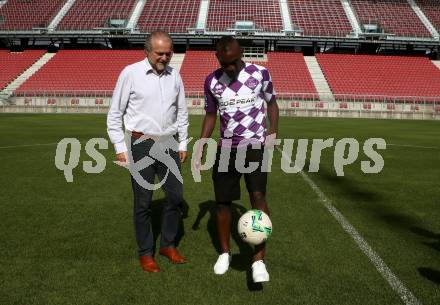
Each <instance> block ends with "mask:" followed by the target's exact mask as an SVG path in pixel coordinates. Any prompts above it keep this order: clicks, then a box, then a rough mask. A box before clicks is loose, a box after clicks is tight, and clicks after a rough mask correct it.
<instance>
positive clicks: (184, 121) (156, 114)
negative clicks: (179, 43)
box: [107, 59, 188, 154]
mask: <svg viewBox="0 0 440 305" xmlns="http://www.w3.org/2000/svg"><path fill="white" fill-rule="evenodd" d="M122 123H124V126H125V129H126V130H128V131H136V132H141V133H143V134H145V135H148V136H153V137H161V136H171V135H175V134H176V133H178V135H179V138H178V141H179V150H181V151H186V150H187V147H186V146H187V138H188V110H187V107H186V100H185V91H184V88H183V82H182V79H181V77H180V75H179V73H178V72H177V71H176V70H175V69H173V68H171V67H169V66H168V67H167V68H166V69H165V70H164V71H163V72H162V73H161V74H160V75H158V74H157V73H156V72H155V71H154V70H153V68H152V67H151V65H150V63H149V62H148V60H147V59H145V60H143V61H140V62H137V63H135V64H132V65H129V66H127V67H125V68H124V70H122V72H121V74H120V75H119V79H118V82H117V83H116V87H115V90H114V92H113V97H112V103H111V106H110V109H109V112H108V115H107V132H108V135H109V137H110V141H111V142H112V143H113V144H114V145H115V150H116V153H117V154H118V153H121V152H125V151H127V145H126V144H125V138H124V129H123V126H122Z"/></svg>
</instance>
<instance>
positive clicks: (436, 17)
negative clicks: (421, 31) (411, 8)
mask: <svg viewBox="0 0 440 305" xmlns="http://www.w3.org/2000/svg"><path fill="white" fill-rule="evenodd" d="M416 2H417V4H418V5H419V7H420V8H421V9H422V11H423V13H425V15H426V17H428V19H429V21H431V23H432V25H433V26H434V27H435V28H436V29H437V31H440V5H439V4H440V3H439V1H438V0H417V1H416Z"/></svg>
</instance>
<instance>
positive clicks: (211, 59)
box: [180, 50, 219, 94]
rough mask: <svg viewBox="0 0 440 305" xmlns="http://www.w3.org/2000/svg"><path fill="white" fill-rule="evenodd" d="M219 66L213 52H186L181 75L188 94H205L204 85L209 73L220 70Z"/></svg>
mask: <svg viewBox="0 0 440 305" xmlns="http://www.w3.org/2000/svg"><path fill="white" fill-rule="evenodd" d="M218 68H219V65H218V63H217V59H216V57H215V53H214V52H213V51H199V50H188V51H186V55H185V58H184V59H183V63H182V67H181V68H180V75H181V76H182V80H183V83H184V85H185V92H186V93H188V94H191V93H192V92H194V93H199V92H203V84H204V81H205V78H206V76H208V74H209V73H211V72H212V71H214V70H215V69H218Z"/></svg>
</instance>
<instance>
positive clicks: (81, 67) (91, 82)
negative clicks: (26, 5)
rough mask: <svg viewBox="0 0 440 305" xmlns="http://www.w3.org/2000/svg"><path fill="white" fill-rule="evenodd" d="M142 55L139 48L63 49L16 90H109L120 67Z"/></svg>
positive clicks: (24, 92) (32, 91) (33, 91)
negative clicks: (129, 49)
mask: <svg viewBox="0 0 440 305" xmlns="http://www.w3.org/2000/svg"><path fill="white" fill-rule="evenodd" d="M143 58H145V55H144V52H143V51H140V50H138V51H125V50H124V51H117V50H82V51H77V50H62V51H59V52H58V53H57V55H56V56H54V57H53V58H52V59H51V60H50V61H49V62H48V63H47V64H46V65H44V66H43V67H42V68H41V69H40V70H39V71H38V72H37V73H35V74H34V75H32V76H31V77H30V78H29V79H28V80H27V81H26V82H25V83H24V84H23V85H21V86H20V88H18V90H17V92H16V94H18V95H26V94H28V95H29V94H31V93H34V94H42V93H44V92H59V93H62V94H71V93H72V94H75V93H77V92H81V93H83V94H94V95H100V93H103V92H105V94H108V93H109V92H110V93H111V91H113V89H114V86H115V84H116V80H117V78H118V76H119V73H120V72H121V71H122V69H123V68H124V67H125V66H126V65H128V64H131V63H134V62H137V61H140V60H142V59H143Z"/></svg>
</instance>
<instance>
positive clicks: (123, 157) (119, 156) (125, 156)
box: [116, 151, 128, 163]
mask: <svg viewBox="0 0 440 305" xmlns="http://www.w3.org/2000/svg"><path fill="white" fill-rule="evenodd" d="M116 160H118V161H119V162H123V163H128V154H127V152H126V151H124V152H121V153H119V154H116Z"/></svg>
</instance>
